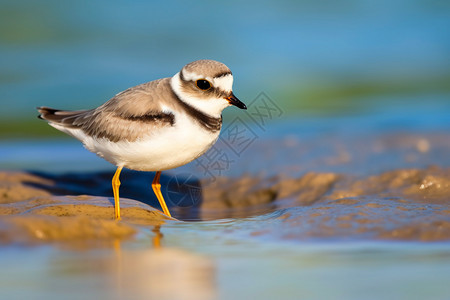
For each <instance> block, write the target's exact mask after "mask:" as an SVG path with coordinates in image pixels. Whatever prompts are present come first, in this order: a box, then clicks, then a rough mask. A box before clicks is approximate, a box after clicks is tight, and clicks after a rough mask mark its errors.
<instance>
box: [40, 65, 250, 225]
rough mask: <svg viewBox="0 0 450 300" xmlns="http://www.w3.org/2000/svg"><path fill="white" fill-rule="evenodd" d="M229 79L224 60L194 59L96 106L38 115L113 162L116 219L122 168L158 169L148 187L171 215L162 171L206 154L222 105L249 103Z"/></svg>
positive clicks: (45, 110)
mask: <svg viewBox="0 0 450 300" xmlns="http://www.w3.org/2000/svg"><path fill="white" fill-rule="evenodd" d="M232 85H233V75H232V73H231V71H230V69H229V68H228V67H227V66H226V65H224V64H223V63H220V62H217V61H214V60H198V61H194V62H191V63H189V64H187V65H185V66H184V67H183V68H182V69H181V71H179V72H178V73H176V74H175V75H174V76H173V77H171V78H163V79H158V80H155V81H151V82H147V83H144V84H141V85H137V86H135V87H131V88H129V89H127V90H125V91H123V92H121V93H119V94H117V95H116V96H114V97H113V98H111V99H110V100H109V101H107V102H106V103H104V104H103V105H101V106H99V107H97V108H94V109H89V110H78V111H66V110H58V109H53V108H49V107H44V106H42V107H38V108H37V109H38V111H39V113H40V115H39V118H41V119H44V120H46V121H48V122H49V124H50V125H51V126H53V127H54V128H56V129H58V130H60V131H62V132H65V133H67V134H69V135H71V136H73V137H75V138H76V139H78V140H80V141H81V142H82V143H83V145H84V147H85V148H86V149H88V150H89V151H91V152H93V153H95V154H97V155H98V156H100V157H102V158H104V159H105V160H107V161H108V162H110V163H112V164H114V165H115V166H117V170H116V172H115V174H114V176H113V178H112V189H113V195H114V217H115V219H118V220H119V219H120V203H119V187H120V180H119V176H120V172H121V171H122V169H123V168H128V169H131V170H137V171H154V172H156V173H155V177H154V179H153V182H152V188H153V191H154V193H155V195H156V197H157V198H158V201H159V203H160V205H161V208H162V210H163V212H164V213H165V214H166V215H167V216H169V217H170V216H171V214H170V212H169V209H168V207H167V205H166V202H165V201H164V198H163V195H162V193H161V184H160V176H161V171H164V170H168V169H172V168H176V167H179V166H182V165H185V164H187V163H189V162H191V161H193V160H194V159H196V158H198V157H199V156H201V155H202V154H204V153H205V152H206V151H207V150H208V149H209V148H210V147H211V146H212V145H213V144H214V143H215V142H216V141H217V139H218V137H219V133H220V129H221V127H222V111H223V110H224V109H225V108H226V107H227V106H230V105H234V106H236V107H238V108H241V109H247V107H246V106H245V104H244V103H243V102H241V101H240V100H239V99H238V98H237V97H236V96H235V95H234V94H233V91H232Z"/></svg>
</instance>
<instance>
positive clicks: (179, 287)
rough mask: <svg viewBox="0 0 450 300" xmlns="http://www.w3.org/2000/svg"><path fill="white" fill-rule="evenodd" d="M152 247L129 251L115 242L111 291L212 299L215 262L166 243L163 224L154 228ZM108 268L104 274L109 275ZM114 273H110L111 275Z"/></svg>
mask: <svg viewBox="0 0 450 300" xmlns="http://www.w3.org/2000/svg"><path fill="white" fill-rule="evenodd" d="M151 232H152V238H151V246H150V247H149V248H148V249H145V250H128V249H127V247H122V245H121V241H120V240H118V241H116V242H115V244H114V252H115V255H114V258H113V262H112V265H113V266H114V273H115V276H114V278H111V277H110V279H112V281H110V284H111V287H110V288H111V290H115V293H114V294H115V296H118V298H129V297H131V298H133V297H136V298H140V297H145V298H149V299H153V298H154V299H213V298H216V296H215V295H216V291H215V268H214V264H213V262H212V261H211V260H210V259H208V258H206V257H204V256H200V255H198V254H194V253H192V252H188V251H186V250H183V249H177V248H169V247H165V246H164V245H163V239H164V235H163V234H162V233H161V226H160V225H156V226H154V227H153V228H152V230H151ZM107 273H108V271H106V270H105V272H104V275H105V276H108V274H107ZM110 275H111V273H109V276H110Z"/></svg>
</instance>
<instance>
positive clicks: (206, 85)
mask: <svg viewBox="0 0 450 300" xmlns="http://www.w3.org/2000/svg"><path fill="white" fill-rule="evenodd" d="M195 84H196V85H197V87H198V88H199V89H201V90H203V91H206V90H207V89H209V88H210V87H211V83H209V81H208V80H205V79H199V80H197V81H196V82H195Z"/></svg>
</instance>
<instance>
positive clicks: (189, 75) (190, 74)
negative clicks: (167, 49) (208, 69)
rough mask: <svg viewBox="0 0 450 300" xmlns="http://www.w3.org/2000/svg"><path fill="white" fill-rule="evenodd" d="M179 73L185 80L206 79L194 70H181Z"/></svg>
mask: <svg viewBox="0 0 450 300" xmlns="http://www.w3.org/2000/svg"><path fill="white" fill-rule="evenodd" d="M181 75H182V76H183V79H184V80H186V81H196V80H199V79H207V78H205V77H202V76H201V75H198V74H197V73H194V72H188V71H186V70H181Z"/></svg>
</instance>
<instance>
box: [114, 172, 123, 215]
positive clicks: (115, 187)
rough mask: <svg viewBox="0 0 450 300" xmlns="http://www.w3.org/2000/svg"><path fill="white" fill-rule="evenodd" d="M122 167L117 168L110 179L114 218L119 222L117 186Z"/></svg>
mask: <svg viewBox="0 0 450 300" xmlns="http://www.w3.org/2000/svg"><path fill="white" fill-rule="evenodd" d="M121 171H122V167H117V170H116V173H115V174H114V177H113V179H112V188H113V193H114V218H115V219H116V220H120V204H119V186H120V180H119V176H120V172H121Z"/></svg>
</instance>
